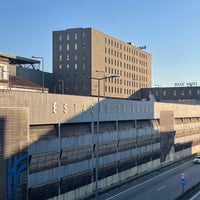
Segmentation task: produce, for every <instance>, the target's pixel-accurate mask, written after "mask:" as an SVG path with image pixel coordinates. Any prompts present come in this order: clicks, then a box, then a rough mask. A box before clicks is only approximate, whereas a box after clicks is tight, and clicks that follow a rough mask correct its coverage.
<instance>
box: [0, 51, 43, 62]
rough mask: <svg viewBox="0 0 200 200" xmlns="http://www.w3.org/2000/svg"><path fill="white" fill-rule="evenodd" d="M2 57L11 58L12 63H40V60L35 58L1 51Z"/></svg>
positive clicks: (0, 55) (0, 56)
mask: <svg viewBox="0 0 200 200" xmlns="http://www.w3.org/2000/svg"><path fill="white" fill-rule="evenodd" d="M0 58H5V59H8V60H9V63H10V64H14V65H16V64H19V65H21V64H31V65H33V64H40V61H39V60H34V59H31V58H24V57H20V56H15V55H11V54H7V53H3V52H0Z"/></svg>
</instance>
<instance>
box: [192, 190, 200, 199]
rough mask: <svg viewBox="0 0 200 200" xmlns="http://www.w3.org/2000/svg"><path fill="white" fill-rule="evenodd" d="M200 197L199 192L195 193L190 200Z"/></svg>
mask: <svg viewBox="0 0 200 200" xmlns="http://www.w3.org/2000/svg"><path fill="white" fill-rule="evenodd" d="M199 195H200V192H198V193H196V194H195V195H194V196H193V197H192V198H191V199H190V200H194V199H195V198H196V197H198V196H199Z"/></svg>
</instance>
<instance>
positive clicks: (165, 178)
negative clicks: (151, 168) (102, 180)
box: [98, 159, 200, 200]
mask: <svg viewBox="0 0 200 200" xmlns="http://www.w3.org/2000/svg"><path fill="white" fill-rule="evenodd" d="M182 176H184V179H185V181H186V185H185V186H184V187H183V186H182V185H181V183H180V180H181V177H182ZM199 182H200V164H193V163H192V159H189V160H185V161H183V162H180V163H177V164H175V165H173V166H171V167H167V168H165V169H161V170H159V171H156V172H153V173H151V174H149V175H146V176H143V177H141V178H139V179H136V180H134V181H132V182H131V183H129V184H125V185H123V186H121V187H118V188H115V189H113V190H111V191H109V193H105V194H100V195H99V198H98V199H100V200H124V199H126V200H133V199H136V200H146V199H148V200H151V199H152V200H157V199H158V200H160V199H162V200H174V199H175V198H177V197H178V196H180V195H181V194H182V192H183V190H184V191H186V190H188V189H189V188H190V187H192V186H194V185H196V184H197V183H199Z"/></svg>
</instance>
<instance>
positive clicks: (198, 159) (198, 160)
mask: <svg viewBox="0 0 200 200" xmlns="http://www.w3.org/2000/svg"><path fill="white" fill-rule="evenodd" d="M193 163H195V164H200V156H197V157H196V158H195V159H194V160H193Z"/></svg>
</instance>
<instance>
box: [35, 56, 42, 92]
mask: <svg viewBox="0 0 200 200" xmlns="http://www.w3.org/2000/svg"><path fill="white" fill-rule="evenodd" d="M32 58H36V59H41V60H42V92H44V58H43V57H41V56H32Z"/></svg>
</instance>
